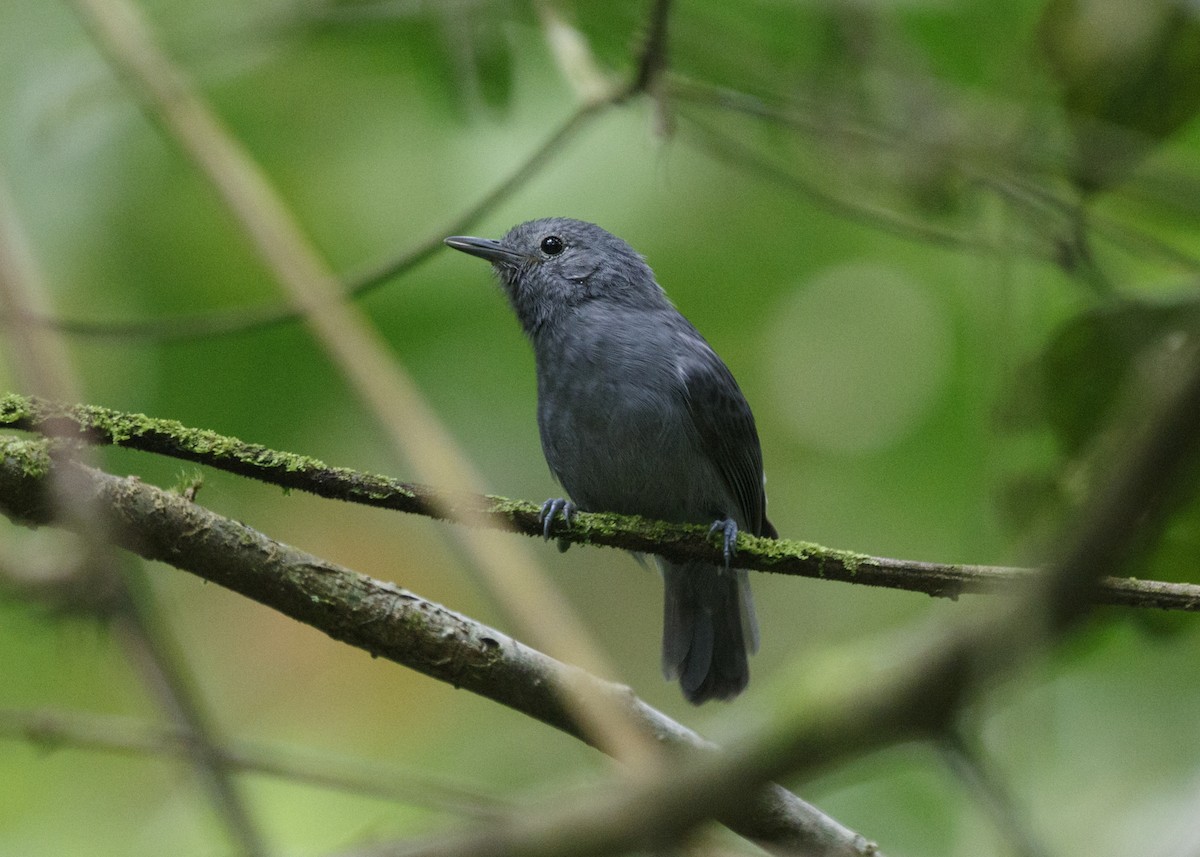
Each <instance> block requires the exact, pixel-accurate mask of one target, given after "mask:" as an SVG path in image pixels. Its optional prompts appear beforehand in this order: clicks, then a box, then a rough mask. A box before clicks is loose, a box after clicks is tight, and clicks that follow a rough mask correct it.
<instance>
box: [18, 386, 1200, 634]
mask: <svg viewBox="0 0 1200 857" xmlns="http://www.w3.org/2000/svg"><path fill="white" fill-rule="evenodd" d="M0 425H4V426H8V427H10V428H14V429H22V430H26V431H34V432H40V433H43V434H49V435H53V436H56V437H65V438H75V439H78V440H80V441H83V442H86V443H90V444H96V445H115V446H121V447H126V448H129V449H137V450H142V451H144V452H152V453H156V454H159V455H165V456H169V457H171V458H178V459H183V460H185V461H192V462H196V463H199V464H204V465H206V466H209V467H213V468H216V469H218V470H224V471H227V472H229V473H236V474H238V475H240V476H246V477H249V478H252V479H257V480H259V481H262V482H266V483H269V484H272V485H279V486H281V487H283V488H288V489H293V490H298V491H305V492H308V493H311V494H316V495H317V496H320V497H327V498H330V499H336V500H345V501H348V502H352V503H361V504H363V505H367V506H377V507H380V508H383V509H394V510H396V511H400V512H408V513H411V514H417V515H425V516H428V517H435V518H445V517H447V516H450V517H455V513H456V512H457V511H460V510H461V511H469V512H470V513H471V517H472V518H473V519H476V520H484V521H490V522H494V524H495V526H496V527H498V528H505V529H511V530H516V531H517V532H520V533H524V534H525V535H529V536H540V535H541V534H542V524H541V522H540V520H539V511H540V506H539V505H538V504H535V503H530V502H526V501H522V500H511V499H508V498H505V497H497V496H491V495H458V496H447V495H445V494H443V493H441V492H438V491H437V490H436V489H434V488H432V487H430V486H427V485H420V484H416V483H411V482H402V481H400V480H398V479H393V478H391V477H387V476H380V475H376V474H371V473H363V472H360V471H357V470H351V469H349V468H345V467H330V466H329V465H327V464H325V463H324V462H322V461H319V460H317V459H315V458H310V457H308V456H304V455H297V454H295V453H290V452H280V451H277V450H273V449H268V448H267V447H264V446H260V445H258V444H253V443H245V442H243V441H241V440H238V439H237V438H232V437H227V436H225V435H221V434H217V433H216V432H213V431H209V430H206V429H196V428H189V427H188V426H185V425H183V424H182V423H179V422H176V421H174V420H165V419H157V418H154V417H147V416H144V415H142V414H130V413H123V412H120V411H114V410H109V409H107V408H101V407H96V406H93V405H66V404H59V403H55V402H47V401H45V400H41V399H37V398H32V397H28V396H20V395H16V394H11V393H10V394H8V395H5V396H3V397H0ZM553 535H554V537H555V538H557V539H559V540H561V541H563V542H567V543H571V544H588V545H598V546H604V547H614V548H622V549H625V550H630V551H637V552H640V553H649V554H656V555H658V556H662V557H664V558H666V559H670V560H674V561H684V560H689V559H705V560H711V561H712V562H713V563H714V564H717V563H720V562H721V561H722V560H721V552H720V549H719V547H718V546H717V544H716V543H715V542H714V541H712V540H711V539H709V538H708V528H707V527H704V526H689V525H680V524H669V523H665V522H662V521H652V520H647V519H645V518H639V517H636V516H626V515H614V514H607V513H584V512H580V513H579V514H577V515H576V516H575V517H574V518H573V519H572V525H571V526H570V527H569V528H564V527H563V526H562V525H561V524H557V523H556V526H555V529H554V531H553ZM736 565H737V566H738V567H739V568H746V569H750V570H753V571H764V572H773V573H776V574H790V575H796V576H799V577H814V578H821V579H824V580H837V581H842V582H846V583H859V584H864V585H868V586H881V587H886V588H890V589H904V590H909V591H913V592H924V593H925V594H927V595H932V596H938V597H943V598H957V597H958V596H960V595H968V594H996V593H1017V592H1023V591H1026V590H1027V589H1028V587H1030V586H1032V585H1034V584H1035V583H1036V581H1037V578H1038V573H1037V571H1036V570H1034V569H1028V568H1011V567H1002V566H984V565H958V564H948V563H936V562H918V561H911V560H901V559H892V558H887V557H876V556H868V555H866V554H860V553H855V552H852V551H846V550H837V549H834V548H827V547H823V546H821V545H817V544H813V543H811V542H802V541H796V540H792V539H765V538H757V537H754V536H750V535H747V534H745V533H742V534H740V535H739V536H738V553H737V560H736ZM1092 598H1093V600H1094V602H1095V603H1098V604H1109V605H1116V606H1123V607H1142V608H1157V609H1161V610H1180V611H1188V612H1198V611H1200V585H1196V584H1189V583H1170V582H1164V581H1156V580H1137V579H1133V578H1113V577H1108V578H1103V579H1102V580H1101V581H1100V582H1099V585H1098V586H1097V587H1096V588H1095V590H1094V591H1093V594H1092Z"/></svg>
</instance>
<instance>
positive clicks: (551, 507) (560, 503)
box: [538, 497, 575, 551]
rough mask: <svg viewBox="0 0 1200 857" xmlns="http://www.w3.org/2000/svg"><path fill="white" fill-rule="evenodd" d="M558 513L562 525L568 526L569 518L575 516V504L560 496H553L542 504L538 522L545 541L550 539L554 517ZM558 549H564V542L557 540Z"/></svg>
mask: <svg viewBox="0 0 1200 857" xmlns="http://www.w3.org/2000/svg"><path fill="white" fill-rule="evenodd" d="M559 515H561V516H562V520H563V526H564V527H570V526H571V518H573V517H575V504H574V503H572V502H571V501H570V500H564V499H563V498H562V497H553V498H551V499H549V500H547V501H546V502H545V503H543V504H542V511H541V512H540V513H538V523H539V524H541V525H542V536H543V537H544V538H545V539H546V541H550V531H551V530H552V529H554V519H555V518H557V517H558V516H559ZM558 549H559V550H560V551H564V550H566V547H564V542H562V541H559V543H558Z"/></svg>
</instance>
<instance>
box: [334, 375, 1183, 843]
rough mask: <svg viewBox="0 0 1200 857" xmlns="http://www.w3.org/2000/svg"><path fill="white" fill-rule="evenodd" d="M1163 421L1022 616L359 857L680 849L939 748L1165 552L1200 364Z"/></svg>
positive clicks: (1078, 529)
mask: <svg viewBox="0 0 1200 857" xmlns="http://www.w3.org/2000/svg"><path fill="white" fill-rule="evenodd" d="M1191 357H1192V359H1191V360H1190V361H1189V363H1190V364H1191V365H1189V366H1188V367H1187V372H1186V377H1183V378H1181V379H1177V380H1178V383H1177V385H1175V388H1174V389H1173V390H1172V391H1171V393H1170V394H1169V395H1168V396H1166V397H1165V401H1163V402H1161V403H1160V406H1159V407H1156V408H1154V409H1153V413H1152V416H1151V418H1150V419H1149V420H1148V421H1147V425H1146V426H1145V427H1144V429H1143V430H1142V431H1141V432H1139V433H1138V436H1137V438H1136V439H1135V440H1134V441H1133V442H1132V443H1131V444H1129V445H1128V447H1127V448H1126V453H1125V456H1124V457H1123V458H1122V459H1121V460H1120V461H1117V462H1115V465H1114V467H1113V469H1112V470H1111V471H1110V473H1109V479H1108V481H1107V482H1105V483H1104V484H1103V485H1102V486H1100V488H1099V489H1098V490H1097V491H1096V492H1095V493H1094V494H1093V495H1092V496H1091V497H1090V498H1089V502H1088V503H1087V504H1086V505H1085V507H1084V509H1083V511H1082V514H1081V517H1080V520H1079V522H1078V523H1077V524H1076V525H1075V526H1073V527H1072V528H1070V529H1069V530H1068V531H1067V532H1065V533H1064V534H1063V538H1062V539H1061V540H1060V542H1059V543H1058V544H1059V545H1060V546H1061V547H1060V553H1059V556H1058V558H1057V559H1056V561H1055V562H1053V563H1052V564H1051V565H1050V567H1049V568H1048V571H1047V573H1046V574H1045V575H1043V576H1042V578H1041V579H1040V581H1039V586H1038V587H1037V588H1036V590H1033V591H1031V592H1029V593H1028V594H1027V595H1026V596H1025V597H1024V598H1022V599H1021V600H1020V602H1018V603H1017V604H1014V605H1012V609H1009V610H1005V611H1003V613H1002V615H1000V616H997V617H995V618H994V619H992V620H991V621H987V622H983V623H979V622H976V623H974V624H970V625H967V624H965V623H964V624H963V625H962V626H961V627H958V628H955V629H951V630H949V631H946V632H941V631H939V632H937V633H934V634H931V635H929V636H928V637H927V638H926V639H924V640H922V641H920V642H919V644H918V645H915V646H912V647H910V649H909V650H908V651H906V652H902V653H897V655H896V656H894V657H893V658H891V659H889V663H888V665H887V667H886V669H880V670H878V671H875V672H870V671H861V672H859V673H852V674H846V675H841V676H839V677H838V681H837V683H832V682H830V681H828V680H825V681H823V682H822V683H821V684H820V685H819V686H817V687H814V688H796V689H794V690H793V691H792V693H790V694H781V696H780V698H778V699H776V700H775V701H774V702H775V704H774V706H773V708H772V710H771V711H770V712H768V715H767V718H768V719H767V722H766V723H765V724H763V725H762V726H760V727H758V728H756V729H754V730H752V731H750V732H748V733H746V734H745V735H744V736H743V737H742V738H741V739H739V740H738V741H736V742H734V743H733V744H731V745H730V746H729V747H728V748H727V750H728V752H727V753H725V754H722V755H719V756H711V757H707V758H699V759H689V760H685V761H684V762H683V763H681V764H680V765H679V766H677V767H676V768H674V769H673V770H672V771H671V772H670V774H669V775H664V776H662V777H659V778H656V779H655V780H651V781H646V782H643V783H635V784H632V785H628V784H621V786H620V787H618V786H615V785H607V786H598V787H595V788H593V789H591V790H590V791H589V792H588V793H587V794H586V795H573V796H572V800H570V801H561V802H559V803H558V804H557V805H555V806H547V807H542V808H541V810H540V811H539V812H538V813H526V814H524V815H521V816H519V817H516V816H515V817H511V818H509V819H506V820H505V822H503V823H502V824H498V825H485V826H483V827H481V828H479V829H477V830H472V831H467V832H464V833H462V834H459V835H457V836H442V837H439V838H438V839H437V840H435V841H429V842H425V843H421V844H419V845H416V846H413V845H411V844H409V843H403V844H400V845H388V846H383V847H379V848H370V849H362V850H359V851H356V852H354V853H355V854H356V855H357V857H367V855H370V857H385V855H386V857H390V855H397V854H400V853H403V854H405V855H407V857H467V855H469V856H470V857H533V855H549V854H557V855H570V857H586V855H602V854H610V853H618V852H625V851H633V850H639V849H652V848H655V847H659V846H661V845H663V844H664V843H673V842H678V841H679V840H680V838H682V837H683V836H686V835H687V833H688V832H689V831H691V830H693V829H694V828H695V827H696V826H697V825H698V824H700V823H701V822H703V821H704V820H705V819H708V818H713V817H722V818H724V817H727V816H728V814H729V813H736V812H737V811H738V808H739V807H740V806H742V805H743V802H744V795H745V794H746V793H747V792H748V791H750V790H752V789H754V788H757V787H759V786H760V785H761V784H762V783H764V782H770V781H772V780H776V779H779V778H782V777H784V776H797V775H805V774H811V773H813V772H815V771H818V770H821V769H823V768H826V767H828V766H829V765H832V764H835V763H838V762H841V761H844V760H845V759H847V758H851V757H854V756H858V755H860V754H863V753H866V752H870V751H872V750H875V749H879V748H882V747H885V746H890V745H892V744H895V743H898V742H901V741H906V740H913V739H927V738H936V737H937V736H938V735H939V734H942V733H944V731H945V729H946V728H947V726H948V724H950V723H951V722H952V721H953V719H954V718H955V717H956V716H957V714H958V712H959V711H960V710H961V708H962V706H963V705H964V704H965V703H966V702H967V701H968V700H969V699H971V698H973V697H974V696H975V695H977V694H978V693H980V692H981V691H982V690H984V689H985V688H987V687H988V686H990V685H991V684H992V683H994V682H995V681H997V680H998V679H1000V678H1001V677H1002V676H1004V675H1007V674H1011V673H1012V672H1013V671H1014V670H1015V669H1016V668H1018V667H1020V666H1022V665H1025V664H1027V663H1028V662H1029V661H1030V660H1031V659H1032V658H1034V657H1035V656H1037V655H1039V654H1041V653H1043V652H1044V651H1045V650H1046V649H1047V648H1048V647H1050V646H1051V645H1053V644H1054V643H1056V642H1057V641H1059V640H1061V639H1062V638H1063V637H1065V636H1066V635H1067V634H1068V633H1070V631H1071V630H1072V629H1074V628H1075V627H1076V626H1077V625H1078V623H1079V622H1080V620H1081V619H1083V617H1084V616H1086V615H1087V613H1088V611H1089V609H1090V606H1091V598H1090V597H1089V596H1090V594H1091V592H1092V590H1093V589H1094V587H1095V585H1096V582H1097V580H1098V579H1099V577H1100V576H1101V575H1103V574H1112V573H1116V572H1118V571H1120V570H1121V569H1122V568H1123V567H1124V565H1125V564H1126V563H1127V562H1128V560H1129V559H1130V556H1131V554H1132V552H1133V550H1134V549H1135V547H1136V546H1138V545H1145V544H1153V543H1154V542H1155V541H1156V540H1157V539H1158V538H1159V537H1160V536H1161V534H1162V529H1163V527H1164V525H1165V522H1166V520H1167V518H1168V516H1169V514H1170V512H1171V511H1173V510H1174V508H1175V507H1176V505H1177V504H1178V503H1179V502H1180V499H1181V497H1182V496H1184V489H1185V488H1194V487H1195V474H1196V472H1197V471H1196V467H1197V465H1198V464H1200V359H1197V355H1196V354H1192V355H1191Z"/></svg>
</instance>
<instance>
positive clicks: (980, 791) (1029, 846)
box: [936, 729, 1050, 857]
mask: <svg viewBox="0 0 1200 857" xmlns="http://www.w3.org/2000/svg"><path fill="white" fill-rule="evenodd" d="M936 746H937V749H938V751H939V752H940V753H941V755H942V758H943V759H945V760H946V764H947V766H948V767H949V768H950V770H952V771H953V772H954V774H955V776H957V777H958V778H959V780H960V781H961V782H962V783H963V784H964V785H965V786H967V787H968V788H969V789H970V790H971V792H972V793H973V794H974V795H975V799H976V801H977V802H978V803H980V804H982V805H983V807H984V809H985V810H986V811H987V813H988V815H990V816H991V817H992V821H993V822H994V823H995V825H996V827H997V829H998V830H999V831H1000V833H1001V834H1002V835H1003V836H1004V838H1005V839H1006V840H1008V843H1009V845H1010V846H1011V848H1012V850H1013V853H1014V854H1016V855H1017V857H1050V852H1049V851H1048V850H1047V849H1046V847H1045V846H1044V845H1042V843H1041V842H1039V841H1038V839H1037V838H1036V837H1035V836H1034V835H1033V832H1032V831H1031V830H1030V829H1029V827H1028V826H1027V825H1026V824H1025V822H1024V820H1023V819H1022V817H1021V816H1022V813H1021V810H1020V809H1019V808H1018V806H1017V802H1016V801H1015V800H1014V799H1013V796H1012V794H1011V793H1010V791H1009V789H1008V788H1007V786H1006V785H1005V783H1004V782H1003V780H1001V779H1000V777H999V776H998V775H997V773H996V772H995V771H993V770H992V769H991V767H990V766H989V765H987V764H986V760H984V759H983V758H982V757H981V755H980V753H979V750H978V749H977V748H976V747H974V746H972V745H971V744H968V743H967V741H966V740H965V739H964V738H963V735H962V733H961V731H959V730H958V729H949V730H947V732H946V734H945V735H943V736H941V737H940V738H938V740H937V742H936Z"/></svg>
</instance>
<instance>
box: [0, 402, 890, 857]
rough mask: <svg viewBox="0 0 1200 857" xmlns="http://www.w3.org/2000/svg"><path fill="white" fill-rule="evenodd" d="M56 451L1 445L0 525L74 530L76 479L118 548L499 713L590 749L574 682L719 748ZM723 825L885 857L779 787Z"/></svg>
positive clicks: (563, 671) (494, 641)
mask: <svg viewBox="0 0 1200 857" xmlns="http://www.w3.org/2000/svg"><path fill="white" fill-rule="evenodd" d="M10 404H11V402H10ZM49 445H50V444H49V442H48V441H46V440H41V439H38V440H19V439H17V438H13V437H7V438H3V437H0V512H2V513H3V514H5V515H7V516H8V517H10V518H12V519H13V520H15V521H18V522H20V523H25V524H31V525H44V524H51V525H57V526H68V525H70V523H71V522H70V521H66V522H64V521H60V520H58V519H56V517H55V514H54V503H53V498H52V497H51V495H50V492H49V490H48V485H49V482H50V479H51V478H52V472H53V470H54V469H55V468H70V469H71V471H72V474H71V475H72V477H73V481H72V484H74V485H79V486H81V490H84V491H86V492H88V493H89V498H88V499H89V500H90V501H91V502H92V503H93V504H94V507H95V508H98V509H103V510H105V512H106V514H107V516H108V519H109V520H108V523H109V524H110V527H109V529H108V530H107V532H109V533H110V534H111V538H112V539H113V541H114V543H115V544H117V545H118V546H120V547H122V548H125V549H126V550H129V551H132V552H133V553H136V554H138V555H140V556H142V557H145V558H146V559H151V560H157V561H161V562H165V563H168V564H169V565H173V566H175V567H176V568H180V569H183V570H185V571H189V572H191V573H193V574H196V575H197V576H199V577H202V578H204V579H205V580H208V581H211V582H213V583H216V584H219V585H221V586H224V587H226V588H228V589H231V590H233V591H234V592H238V593H240V594H242V595H244V596H246V597H247V598H252V599H253V600H255V601H258V602H259V603H261V604H264V605H266V606H268V607H271V608H273V609H275V610H278V611H279V612H281V613H283V614H284V615H287V616H290V617H291V618H293V619H296V620H297V621H300V622H304V623H305V624H307V625H311V626H312V627H314V628H317V629H318V630H320V631H323V632H324V633H325V634H328V635H329V636H330V637H332V638H333V639H335V640H340V641H341V642H344V643H348V644H349V645H352V646H355V647H357V648H360V649H363V650H364V651H367V652H369V653H370V654H371V655H372V656H377V657H383V658H387V659H388V660H391V661H395V662H396V663H399V664H402V665H404V666H407V667H409V668H411V669H414V670H417V671H418V672H421V673H424V674H425V675H427V676H430V677H432V678H435V679H438V680H439V681H443V682H447V683H449V684H451V685H453V686H454V687H457V688H462V689H465V690H468V691H471V692H473V693H476V694H478V695H480V696H483V697H485V698H487V699H491V700H493V701H495V702H499V703H500V704H502V705H505V706H508V707H509V708H512V709H514V710H516V711H519V712H521V713H523V714H526V715H528V716H530V717H533V718H535V719H537V720H540V721H542V722H543V723H546V724H548V725H550V726H553V727H554V728H556V729H559V730H561V731H563V732H566V733H567V734H570V735H573V736H574V737H576V738H579V739H580V740H584V741H587V740H589V735H588V734H586V733H584V732H583V731H581V729H580V727H579V726H578V724H577V722H576V721H575V719H574V718H573V717H572V716H571V715H570V712H569V711H568V709H566V708H565V707H564V704H563V698H562V694H561V692H560V686H561V685H562V684H563V683H564V682H565V681H566V680H567V678H566V677H567V676H568V675H570V676H571V679H570V680H571V681H583V682H588V683H591V684H593V685H594V686H595V689H596V692H598V693H603V694H606V695H609V696H611V697H612V698H613V699H614V700H615V701H616V702H617V703H618V704H620V705H621V706H622V707H624V708H625V709H627V710H628V712H629V715H630V717H631V718H632V719H633V720H634V721H635V722H636V724H637V725H638V727H639V728H641V729H643V730H645V731H646V732H647V733H648V734H650V735H651V736H653V738H654V739H655V740H656V741H657V742H659V743H660V744H662V745H663V746H665V747H667V748H671V749H673V750H675V751H676V752H680V753H684V752H689V753H693V754H702V755H714V754H715V753H716V747H715V746H714V745H712V744H710V743H709V742H707V741H705V740H704V739H703V738H701V737H700V736H699V735H697V734H696V733H694V732H692V731H691V730H689V729H687V728H686V727H684V726H682V725H680V724H678V723H676V722H675V721H674V720H671V719H670V718H668V717H667V716H666V715H664V714H662V713H660V712H659V711H657V710H656V709H654V708H651V707H650V706H649V705H646V704H645V703H644V702H642V701H641V700H639V699H638V698H637V697H635V696H634V695H633V693H632V692H631V691H630V690H629V689H628V688H626V687H623V686H620V685H615V684H611V683H609V682H604V681H601V680H600V679H598V678H595V677H592V676H589V675H587V674H583V673H581V671H580V670H578V669H576V668H574V667H571V666H568V665H566V664H563V663H561V662H559V661H557V660H555V659H553V658H551V657H549V656H547V655H544V654H542V653H541V652H539V651H536V650H534V649H531V648H529V647H528V646H525V645H524V644H522V643H520V642H518V641H516V640H514V639H513V638H511V637H509V636H508V635H506V634H504V633H502V632H500V631H498V630H496V629H494V628H490V627H488V626H486V625H483V624H481V623H479V622H476V621H474V620H473V619H470V618H468V617H466V616H463V615H461V614H458V613H455V612H453V611H451V610H449V609H447V608H445V607H443V606H441V605H440V604H435V603H433V602H431V601H427V600H425V599H424V598H422V597H420V596H419V595H416V594H415V593H413V592H410V591H408V590H405V589H402V588H400V587H398V586H395V585H394V584H391V583H386V582H383V581H379V580H374V579H372V578H370V577H367V576H365V575H362V574H358V573H357V572H354V571H352V570H350V569H348V568H344V567H342V566H338V565H336V564H334V563H331V562H327V561H325V560H323V559H320V558H319V557H316V556H313V555H312V554H308V553H305V552H304V551H301V550H299V549H297V548H294V547H292V546H290V545H286V544H283V543H281V542H278V541H275V540H273V539H270V538H268V537H267V536H265V535H263V534H262V533H259V532H257V531H256V530H253V529H251V528H250V527H247V526H246V525H244V524H241V523H239V522H237V521H233V520H231V519H229V518H224V517H222V516H220V515H217V514H215V513H214V512H211V511H209V510H207V509H205V508H203V507H202V506H199V505H197V504H196V503H194V502H192V501H191V500H189V499H187V498H186V497H183V496H181V495H178V494H172V493H169V492H166V491H163V490H162V489H159V488H156V487H154V486H152V485H148V484H147V483H145V482H142V481H141V480H139V479H137V478H132V477H118V476H113V475H111V474H107V473H103V472H100V471H98V470H95V469H93V468H89V467H86V466H84V465H81V464H79V463H78V462H75V461H72V460H71V459H70V458H69V457H58V456H55V457H53V458H52V457H51V455H50V454H49ZM720 820H722V821H724V822H725V823H726V824H727V826H729V827H730V829H732V830H734V831H735V832H737V833H740V834H741V835H743V836H746V837H748V838H751V839H754V840H755V841H757V842H759V843H760V844H762V845H764V847H767V848H768V850H770V851H773V852H775V853H779V854H822V855H827V857H862V855H869V854H874V853H875V848H874V846H873V845H872V844H871V843H869V842H867V840H865V839H864V838H863V837H862V836H860V835H858V834H856V833H854V832H853V831H851V830H848V829H847V828H845V827H843V826H842V825H841V824H839V823H838V822H837V821H835V820H834V819H832V818H830V817H828V816H826V815H825V814H823V813H822V812H821V811H820V810H818V809H817V808H815V807H813V806H811V805H810V804H807V803H805V802H804V801H803V800H801V799H800V798H798V797H797V796H796V795H794V794H792V793H791V792H789V791H787V790H786V789H784V788H782V787H780V786H768V787H765V788H760V789H757V790H756V791H755V792H754V799H753V800H752V802H751V804H750V806H749V808H748V809H745V808H741V809H739V811H738V812H737V813H731V814H729V817H728V818H724V817H722V818H721V819H720Z"/></svg>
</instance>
